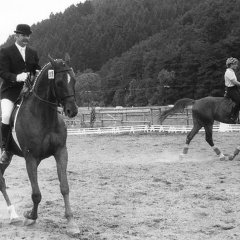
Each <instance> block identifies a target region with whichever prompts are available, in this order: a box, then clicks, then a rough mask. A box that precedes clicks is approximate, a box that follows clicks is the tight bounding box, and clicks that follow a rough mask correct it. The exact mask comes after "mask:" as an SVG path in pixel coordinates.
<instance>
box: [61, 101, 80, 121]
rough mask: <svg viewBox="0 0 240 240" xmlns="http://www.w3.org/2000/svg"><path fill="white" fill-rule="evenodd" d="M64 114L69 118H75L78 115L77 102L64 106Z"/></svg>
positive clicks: (67, 103)
mask: <svg viewBox="0 0 240 240" xmlns="http://www.w3.org/2000/svg"><path fill="white" fill-rule="evenodd" d="M63 111H64V114H65V115H66V116H67V117H69V118H73V117H75V116H76V115H77V113H78V107H77V104H76V102H75V101H72V102H66V103H65V104H64V106H63Z"/></svg>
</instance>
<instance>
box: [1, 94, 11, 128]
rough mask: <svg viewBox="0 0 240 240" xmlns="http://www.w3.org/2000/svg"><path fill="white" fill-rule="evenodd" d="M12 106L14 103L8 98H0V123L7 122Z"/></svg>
mask: <svg viewBox="0 0 240 240" xmlns="http://www.w3.org/2000/svg"><path fill="white" fill-rule="evenodd" d="M13 107H14V103H13V102H12V101H10V100H9V99H6V98H4V99H2V100H1V110H2V123H4V124H9V122H10V116H11V113H12V110H13Z"/></svg>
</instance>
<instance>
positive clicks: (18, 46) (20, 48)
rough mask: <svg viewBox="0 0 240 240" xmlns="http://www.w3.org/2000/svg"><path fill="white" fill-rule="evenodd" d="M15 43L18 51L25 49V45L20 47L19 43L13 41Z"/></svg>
mask: <svg viewBox="0 0 240 240" xmlns="http://www.w3.org/2000/svg"><path fill="white" fill-rule="evenodd" d="M15 45H16V46H17V48H18V49H19V51H20V52H21V51H23V50H24V51H25V50H26V46H24V47H21V46H20V45H19V44H17V43H16V42H15Z"/></svg>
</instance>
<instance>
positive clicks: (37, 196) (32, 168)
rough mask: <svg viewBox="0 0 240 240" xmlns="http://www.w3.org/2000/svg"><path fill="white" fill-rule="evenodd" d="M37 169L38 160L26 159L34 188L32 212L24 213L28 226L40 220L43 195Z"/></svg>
mask: <svg viewBox="0 0 240 240" xmlns="http://www.w3.org/2000/svg"><path fill="white" fill-rule="evenodd" d="M37 167H38V164H37V159H35V158H32V157H27V158H26V168H27V173H28V177H29V180H30V182H31V186H32V201H33V208H32V210H30V211H27V212H25V213H24V217H25V218H26V219H27V220H26V222H25V224H26V225H30V224H33V223H35V221H36V219H37V218H38V205H39V203H40V202H41V199H42V195H41V192H40V189H39V186H38V175H37ZM28 220H29V221H28Z"/></svg>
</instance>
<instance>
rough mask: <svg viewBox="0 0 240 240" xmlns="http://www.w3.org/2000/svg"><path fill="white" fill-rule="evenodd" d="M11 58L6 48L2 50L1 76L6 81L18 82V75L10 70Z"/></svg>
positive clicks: (0, 53)
mask: <svg viewBox="0 0 240 240" xmlns="http://www.w3.org/2000/svg"><path fill="white" fill-rule="evenodd" d="M10 64H11V60H10V58H9V57H8V55H7V54H6V53H5V49H1V51H0V77H1V78H2V79H4V80H6V81H10V82H16V78H17V75H16V74H14V73H11V72H10Z"/></svg>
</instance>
